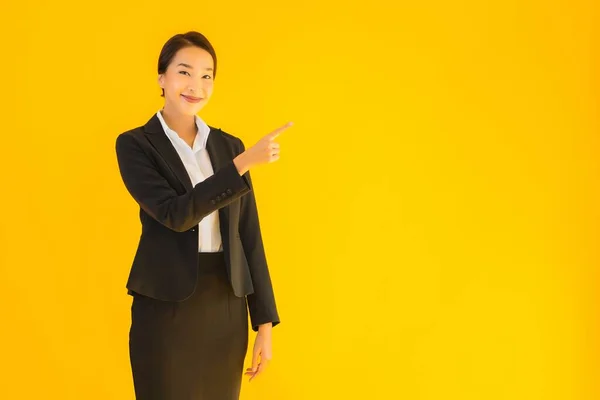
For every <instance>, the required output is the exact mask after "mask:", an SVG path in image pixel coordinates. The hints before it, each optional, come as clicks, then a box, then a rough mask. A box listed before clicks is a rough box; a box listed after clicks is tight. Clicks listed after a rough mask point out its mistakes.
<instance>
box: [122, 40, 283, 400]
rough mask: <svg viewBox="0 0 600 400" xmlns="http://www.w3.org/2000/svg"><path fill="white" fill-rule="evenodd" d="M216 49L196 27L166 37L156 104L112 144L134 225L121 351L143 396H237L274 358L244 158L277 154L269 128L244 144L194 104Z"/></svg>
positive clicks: (201, 98) (204, 95)
mask: <svg viewBox="0 0 600 400" xmlns="http://www.w3.org/2000/svg"><path fill="white" fill-rule="evenodd" d="M216 72H217V57H216V54H215V51H214V49H213V47H212V45H211V44H210V43H209V41H208V40H207V39H206V38H205V37H204V36H203V35H202V34H200V33H198V32H188V33H185V34H178V35H175V36H173V37H172V38H171V39H169V40H168V41H167V43H166V44H165V45H164V47H163V49H162V51H161V54H160V57H159V60H158V83H159V85H160V87H161V88H162V96H163V97H164V98H165V102H164V106H163V108H162V109H161V110H159V111H158V112H157V113H156V114H155V115H153V116H152V117H151V118H150V120H149V121H148V122H147V123H146V124H145V125H144V126H141V127H138V128H135V129H132V130H130V131H127V132H124V133H122V134H120V135H119V136H118V138H117V140H116V153H117V159H118V164H119V170H120V172H121V177H122V179H123V182H124V184H125V187H126V188H127V191H128V192H129V193H130V194H131V196H132V197H133V198H134V199H135V201H136V202H137V203H138V204H139V206H140V220H141V224H142V233H141V237H140V241H139V245H138V248H137V252H136V254H135V257H134V260H133V265H132V267H131V272H130V275H129V279H128V282H127V288H128V294H130V295H132V296H133V302H132V306H131V329H130V333H129V349H130V359H131V367H132V372H133V382H134V388H135V393H136V398H137V399H140V400H149V399H156V400H184V399H185V400H201V399H202V400H204V399H209V400H221V399H223V400H225V399H227V400H231V399H238V398H239V393H240V386H241V378H242V373H243V361H244V358H245V356H246V353H247V347H248V310H249V312H250V319H251V323H252V329H253V330H254V331H255V332H257V335H256V338H255V342H254V348H253V357H252V366H251V367H250V368H248V369H247V370H246V375H248V376H249V377H250V380H252V379H254V378H255V377H256V376H257V375H259V374H260V373H261V372H262V371H263V370H264V368H265V367H266V365H267V363H268V361H269V360H270V358H271V330H272V328H273V327H274V326H276V325H277V324H278V323H279V316H278V312H277V308H276V305H275V299H274V295H273V288H272V285H271V279H270V275H269V270H268V267H267V263H266V258H265V253H264V248H263V242H262V237H261V232H260V227H259V219H258V214H257V209H256V201H255V197H254V193H253V191H252V181H251V178H250V173H249V172H248V171H249V169H250V168H252V167H255V166H257V165H260V164H266V163H270V162H273V161H276V160H278V159H279V151H280V146H279V144H278V143H276V142H275V140H274V139H275V138H276V137H277V136H278V135H279V134H280V133H281V132H282V131H283V130H285V129H287V128H288V127H289V126H290V125H291V124H289V123H288V124H286V125H284V126H283V127H281V128H279V129H277V130H276V131H274V132H272V133H270V134H268V135H266V136H265V137H263V138H262V139H261V140H260V141H258V142H257V143H256V144H255V145H254V146H252V147H250V148H249V149H247V150H246V149H245V147H244V144H243V143H242V141H241V140H240V139H238V138H237V137H235V136H233V135H230V134H228V133H225V132H223V131H222V130H220V129H217V128H213V127H210V126H208V125H207V124H206V123H205V122H204V121H203V120H202V119H201V118H200V117H198V116H197V115H196V114H197V113H198V112H199V111H200V109H202V107H204V105H205V104H206V103H207V102H208V100H209V99H210V96H211V94H212V91H213V84H214V79H215V76H216Z"/></svg>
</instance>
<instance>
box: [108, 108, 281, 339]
mask: <svg viewBox="0 0 600 400" xmlns="http://www.w3.org/2000/svg"><path fill="white" fill-rule="evenodd" d="M206 148H207V151H208V154H209V156H210V160H211V163H212V166H213V170H214V171H215V173H214V175H212V176H210V177H209V178H207V179H206V180H204V181H203V182H200V183H198V184H197V185H196V186H192V183H191V181H190V178H189V176H188V173H187V171H186V169H185V167H184V165H183V163H182V162H181V159H180V158H179V155H178V154H177V152H176V150H175V148H174V147H173V145H172V144H171V142H170V140H169V138H168V137H167V136H166V134H165V132H164V131H163V129H162V126H161V124H160V121H159V119H158V117H157V116H156V115H154V116H153V117H152V118H151V119H150V120H149V121H148V122H147V123H146V125H144V126H142V127H138V128H135V129H132V130H130V131H127V132H124V133H122V134H120V135H119V136H118V138H117V140H116V152H117V159H118V164H119V169H120V172H121V176H122V178H123V182H124V183H125V186H126V188H127V190H128V191H129V193H130V194H131V196H132V197H133V198H134V199H135V200H136V201H137V203H138V204H139V206H140V220H141V223H142V234H141V237H140V241H139V246H138V249H137V252H136V254H135V258H134V260H133V265H132V267H131V273H130V275H129V279H128V282H127V288H128V289H129V293H130V294H132V292H136V293H139V294H142V295H144V296H147V297H152V298H154V299H159V300H167V301H176V302H179V301H183V300H185V299H186V298H189V297H190V296H191V295H192V294H193V293H194V290H195V287H196V286H195V285H196V279H197V266H198V234H199V233H198V223H199V222H200V221H201V220H202V219H203V218H204V217H205V216H207V215H209V214H210V213H212V212H214V211H215V210H219V220H220V230H221V236H222V240H223V251H224V253H225V261H226V266H227V273H228V276H229V281H230V282H231V286H232V288H233V292H234V293H235V295H236V296H238V297H243V296H246V295H247V301H248V308H249V311H250V319H251V323H252V328H253V330H255V331H256V330H257V329H258V325H259V324H262V323H266V322H272V323H273V326H275V325H277V324H278V323H279V316H278V313H277V308H276V305H275V298H274V295H273V288H272V285H271V279H270V275H269V270H268V267H267V262H266V257H265V252H264V248H263V242H262V236H261V231H260V226H259V218H258V213H257V208H256V200H255V197H254V192H253V191H252V180H251V178H250V173H249V172H247V173H245V174H244V175H243V176H240V174H239V173H238V171H237V169H236V167H235V165H234V163H233V159H234V158H235V157H236V156H237V155H238V154H240V153H242V152H243V151H244V150H245V149H244V144H243V143H242V141H241V140H240V139H239V138H236V137H235V136H232V135H230V134H228V133H225V132H223V131H221V130H220V129H216V128H213V127H210V134H209V137H208V141H207V144H206Z"/></svg>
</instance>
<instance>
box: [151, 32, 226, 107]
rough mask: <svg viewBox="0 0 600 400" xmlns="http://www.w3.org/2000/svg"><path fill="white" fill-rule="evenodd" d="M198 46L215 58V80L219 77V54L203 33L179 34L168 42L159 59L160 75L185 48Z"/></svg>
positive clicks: (163, 92) (163, 93)
mask: <svg viewBox="0 0 600 400" xmlns="http://www.w3.org/2000/svg"><path fill="white" fill-rule="evenodd" d="M190 46H196V47H200V48H201V49H204V50H206V51H207V52H208V53H209V54H210V55H211V56H212V58H213V64H214V66H213V79H214V78H215V77H216V76H217V53H215V49H214V48H213V47H212V45H211V44H210V42H209V41H208V39H207V38H206V37H205V36H204V35H203V34H201V33H199V32H195V31H190V32H187V33H179V34H177V35H175V36H173V37H172V38H171V39H169V40H167V43H165V45H164V46H163V48H162V50H161V51H160V56H159V57H158V73H159V74H164V73H165V72H166V71H167V67H168V66H169V64H171V61H173V57H175V54H176V53H177V52H178V51H179V50H181V49H183V48H184V47H190ZM161 96H162V97H164V96H165V90H164V89H163V90H162V94H161Z"/></svg>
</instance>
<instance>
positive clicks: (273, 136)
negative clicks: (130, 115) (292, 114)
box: [270, 121, 294, 139]
mask: <svg viewBox="0 0 600 400" xmlns="http://www.w3.org/2000/svg"><path fill="white" fill-rule="evenodd" d="M292 125H294V123H293V122H292V121H290V122H288V123H287V124H285V125H283V126H281V127H279V128H277V129H275V130H274V131H273V132H271V135H270V138H271V139H275V138H276V137H277V136H279V135H280V134H281V132H283V131H285V130H286V129H288V128H289V127H290V126H292Z"/></svg>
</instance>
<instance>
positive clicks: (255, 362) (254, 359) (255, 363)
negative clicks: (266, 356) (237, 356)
mask: <svg viewBox="0 0 600 400" xmlns="http://www.w3.org/2000/svg"><path fill="white" fill-rule="evenodd" d="M259 356H260V349H256V350H254V353H253V354H252V372H256V370H257V369H258V357H259Z"/></svg>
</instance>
